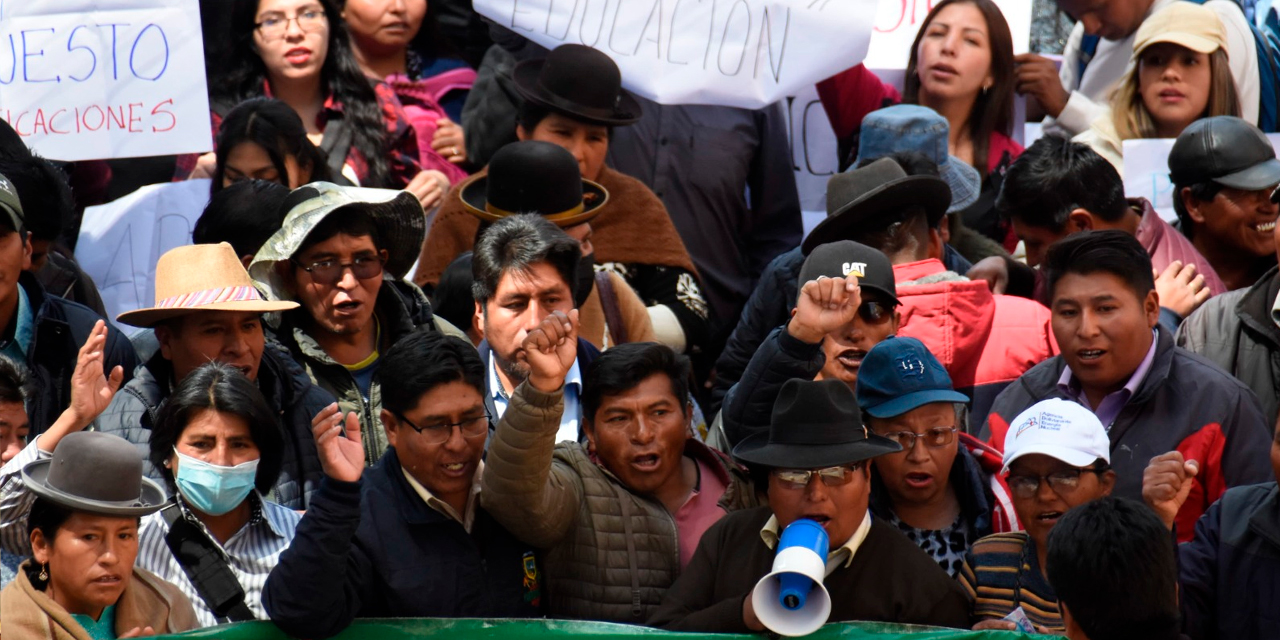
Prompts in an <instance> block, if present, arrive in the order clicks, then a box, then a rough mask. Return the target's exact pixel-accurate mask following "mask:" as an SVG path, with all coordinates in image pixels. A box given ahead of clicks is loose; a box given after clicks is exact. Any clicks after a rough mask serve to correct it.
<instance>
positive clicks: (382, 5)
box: [339, 0, 476, 184]
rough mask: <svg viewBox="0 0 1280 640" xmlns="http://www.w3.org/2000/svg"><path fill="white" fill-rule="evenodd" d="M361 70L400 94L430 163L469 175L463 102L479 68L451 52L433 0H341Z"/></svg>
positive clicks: (452, 174) (453, 176) (454, 175)
mask: <svg viewBox="0 0 1280 640" xmlns="http://www.w3.org/2000/svg"><path fill="white" fill-rule="evenodd" d="M339 2H340V3H341V8H342V21H343V22H344V23H345V24H346V26H347V33H349V34H350V35H351V49H352V52H353V53H354V54H355V57H356V61H357V62H359V63H360V70H361V71H363V72H364V74H365V75H366V76H368V77H369V78H371V79H373V80H374V81H375V82H379V83H385V85H386V86H387V87H389V88H390V89H391V90H392V91H393V92H394V93H395V96H396V98H398V99H399V100H400V104H401V106H402V107H403V108H404V113H405V115H407V116H408V118H409V122H408V124H409V127H410V128H411V129H412V130H413V132H414V135H415V137H416V138H417V141H418V158H419V160H420V161H421V163H422V166H423V167H424V168H429V169H436V170H438V171H440V172H441V173H443V174H445V175H446V176H448V177H449V180H450V181H451V182H452V183H454V184H457V183H458V182H459V181H461V180H462V179H464V178H466V177H467V173H466V172H465V171H463V170H462V169H461V168H459V166H458V165H460V164H463V163H465V162H466V160H467V147H466V141H465V139H464V138H463V133H462V127H460V126H458V124H457V123H458V122H460V121H461V120H462V106H463V103H465V102H466V99H467V94H468V93H470V90H471V85H472V84H474V83H475V80H476V72H475V71H474V70H472V69H471V68H470V67H468V66H467V65H466V63H465V62H463V61H462V60H460V59H458V58H455V57H451V56H449V55H448V53H449V50H448V44H447V42H446V41H445V40H444V39H443V38H442V37H441V36H440V33H439V28H438V25H437V23H436V17H435V15H434V11H433V9H434V6H433V5H432V4H431V3H429V2H428V0H339Z"/></svg>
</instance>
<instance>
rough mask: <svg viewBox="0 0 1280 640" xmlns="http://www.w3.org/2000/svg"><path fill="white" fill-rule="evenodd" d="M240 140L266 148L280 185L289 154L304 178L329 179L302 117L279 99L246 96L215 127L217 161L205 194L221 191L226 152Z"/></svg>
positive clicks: (286, 177)
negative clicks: (305, 176) (210, 184)
mask: <svg viewBox="0 0 1280 640" xmlns="http://www.w3.org/2000/svg"><path fill="white" fill-rule="evenodd" d="M242 142H252V143H254V144H256V145H258V146H259V147H262V150H263V151H265V152H267V157H268V158H271V164H272V165H273V166H275V169H276V173H277V174H279V175H280V179H281V180H282V181H283V182H282V184H283V185H284V186H286V187H287V186H289V179H290V177H291V176H290V175H289V170H288V169H287V168H286V165H285V158H286V157H287V156H293V157H294V159H296V160H297V161H298V167H299V168H301V169H303V170H305V171H307V174H308V176H309V177H310V179H309V180H306V181H305V182H320V181H324V182H333V179H332V178H331V177H330V171H329V165H328V164H326V163H325V155H324V152H323V151H321V150H320V149H317V148H316V146H315V145H314V144H311V139H310V138H308V137H307V129H306V127H304V126H302V119H301V118H299V117H298V113H297V112H296V111H294V110H293V108H292V107H290V106H289V105H287V104H285V103H284V102H282V101H280V100H272V99H270V98H250V99H248V100H245V101H244V102H241V103H240V104H238V105H236V106H235V108H234V109H232V110H231V111H230V112H229V113H227V117H226V118H225V119H223V121H222V126H221V127H220V128H219V129H218V153H217V158H218V162H217V165H216V167H215V168H214V170H213V185H212V186H210V187H209V194H210V195H213V194H215V193H217V192H219V191H222V181H223V176H224V174H225V173H226V169H227V156H229V155H231V150H232V149H235V148H236V145H239V144H240V143H242Z"/></svg>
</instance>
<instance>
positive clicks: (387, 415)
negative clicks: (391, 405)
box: [378, 409, 400, 447]
mask: <svg viewBox="0 0 1280 640" xmlns="http://www.w3.org/2000/svg"><path fill="white" fill-rule="evenodd" d="M378 419H379V420H381V421H382V430H383V432H385V433H386V434H387V446H389V447H394V446H396V435H397V433H399V429H398V427H399V426H400V423H399V422H396V417H395V416H393V415H391V412H390V411H387V410H386V409H383V410H381V411H379V412H378Z"/></svg>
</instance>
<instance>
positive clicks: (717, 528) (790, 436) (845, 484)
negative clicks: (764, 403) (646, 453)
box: [649, 278, 969, 636]
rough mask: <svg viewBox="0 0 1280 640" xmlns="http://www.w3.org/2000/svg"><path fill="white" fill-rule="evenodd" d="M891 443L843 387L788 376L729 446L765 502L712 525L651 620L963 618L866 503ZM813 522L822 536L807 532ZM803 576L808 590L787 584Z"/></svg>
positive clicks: (938, 580) (719, 628)
mask: <svg viewBox="0 0 1280 640" xmlns="http://www.w3.org/2000/svg"><path fill="white" fill-rule="evenodd" d="M832 280H834V281H836V282H831V283H829V285H830V288H831V291H832V292H833V295H832V297H833V298H839V297H843V296H841V294H840V292H841V291H842V290H844V286H843V285H844V282H842V280H843V279H842V278H834V279H832ZM831 302H832V304H836V305H837V306H838V305H839V304H840V300H835V299H833V300H832V301H831ZM900 449H901V445H899V444H898V443H897V442H894V441H892V440H889V439H887V438H883V437H880V436H877V435H875V434H872V433H869V432H868V431H867V429H866V427H864V426H863V423H862V415H861V412H860V411H859V409H858V405H857V403H856V402H855V401H854V397H853V392H852V391H850V390H849V387H848V385H846V384H844V383H843V382H840V381H838V380H824V381H818V382H810V381H802V380H789V381H787V382H786V383H785V384H784V385H783V387H782V391H781V393H780V394H779V396H778V399H777V402H776V403H775V404H774V408H773V416H772V420H771V422H770V426H769V431H768V433H760V434H757V435H754V436H751V437H750V438H748V439H746V440H744V441H742V442H741V443H740V444H739V445H738V446H737V447H735V448H734V450H733V454H734V457H736V458H737V459H739V460H741V461H743V462H745V463H747V464H748V465H750V466H751V468H752V470H753V472H756V473H758V474H759V476H758V477H760V478H761V480H763V478H764V477H765V474H767V477H768V497H769V506H767V507H759V508H755V509H748V510H745V511H739V512H736V513H731V514H729V515H728V516H725V517H724V518H723V519H722V520H720V521H719V522H718V523H716V524H715V525H713V526H712V527H711V528H710V529H709V530H708V531H707V532H706V534H704V535H703V537H702V541H701V543H700V544H699V545H698V549H697V551H696V552H694V555H693V559H692V560H691V561H690V562H689V565H688V567H686V569H685V571H684V572H683V573H682V574H681V575H680V578H679V579H677V580H676V582H675V584H673V585H672V586H671V588H670V589H668V590H667V593H666V595H665V596H664V597H663V600H662V604H661V605H660V606H659V608H658V611H657V613H655V614H654V616H653V618H651V619H650V621H649V623H650V624H651V625H653V626H659V627H663V628H666V629H670V630H676V631H698V632H736V633H742V632H750V631H763V630H765V629H768V630H770V631H773V632H775V633H778V634H781V635H788V636H795V635H805V634H807V633H810V632H812V631H814V630H816V629H817V628H818V627H819V626H821V625H822V624H824V623H826V622H828V621H830V622H844V621H854V620H861V621H877V622H902V623H912V624H927V625H935V626H947V627H956V628H968V626H969V602H968V599H967V598H966V597H965V594H964V591H963V590H962V589H961V588H960V586H959V584H958V583H956V582H955V581H954V580H952V579H951V578H950V577H948V576H947V574H946V572H944V571H942V569H941V568H939V567H938V565H937V564H936V563H934V562H933V561H932V560H931V559H930V558H929V556H928V555H926V554H925V553H924V552H923V551H921V550H920V548H919V547H917V546H916V545H914V544H912V543H911V542H910V541H909V540H907V538H906V537H905V536H903V535H902V534H901V533H899V532H898V531H897V530H895V529H894V528H893V527H892V526H891V525H889V524H888V523H887V522H884V521H882V520H878V519H877V520H873V519H872V517H871V514H870V513H869V512H868V510H867V503H868V501H869V499H870V491H871V479H870V469H869V467H868V464H869V462H870V459H871V458H873V457H875V456H878V455H881V454H883V453H889V452H893V451H898V450H900ZM815 523H816V525H817V527H815V526H813V525H814V524H815ZM819 527H820V529H821V532H825V534H826V536H825V537H826V538H827V540H825V541H823V540H821V538H822V537H823V536H822V535H821V532H815V531H814V529H817V528H819ZM823 542H825V544H820V543H823ZM813 555H818V557H817V562H816V563H815V562H814V561H813V559H812V556H813ZM775 558H776V560H775ZM807 558H808V559H807ZM815 564H816V567H815ZM823 574H825V575H823ZM762 577H763V579H762ZM805 580H807V581H808V583H809V584H808V586H809V588H808V589H807V593H806V589H804V588H803V587H801V588H797V587H796V584H797V583H800V584H804V581H805Z"/></svg>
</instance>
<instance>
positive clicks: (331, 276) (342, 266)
mask: <svg viewBox="0 0 1280 640" xmlns="http://www.w3.org/2000/svg"><path fill="white" fill-rule="evenodd" d="M293 263H294V264H295V265H298V268H299V269H302V270H303V271H306V272H307V273H309V274H311V279H312V280H315V281H316V283H317V284H323V285H332V284H337V283H338V281H339V280H342V275H343V274H344V273H346V271H347V269H351V275H353V276H355V277H356V280H372V279H374V278H380V277H382V266H383V265H382V258H380V257H378V256H361V257H359V258H356V259H354V260H352V261H351V262H346V263H343V262H338V261H337V260H316V261H315V262H311V263H309V264H303V263H301V262H299V261H297V260H293Z"/></svg>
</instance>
